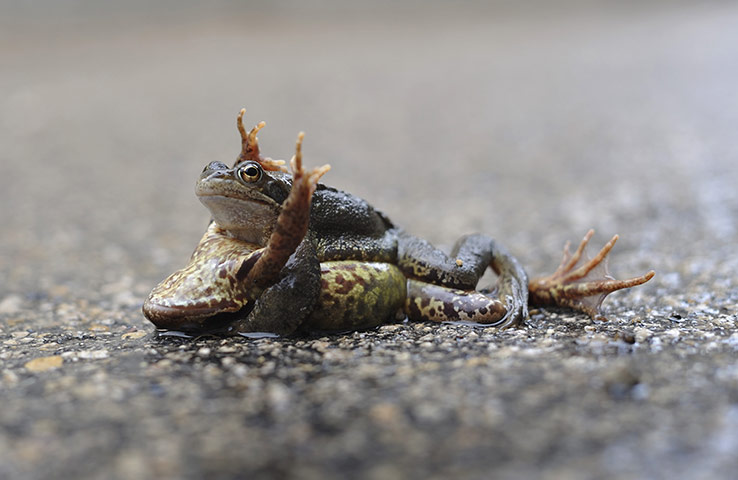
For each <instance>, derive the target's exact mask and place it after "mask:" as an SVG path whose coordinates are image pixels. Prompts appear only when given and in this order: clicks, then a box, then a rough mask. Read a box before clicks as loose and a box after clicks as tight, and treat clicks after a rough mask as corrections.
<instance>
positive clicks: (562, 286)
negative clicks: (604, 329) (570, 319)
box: [529, 230, 654, 319]
mask: <svg viewBox="0 0 738 480" xmlns="http://www.w3.org/2000/svg"><path fill="white" fill-rule="evenodd" d="M592 235H594V230H590V231H588V232H587V234H586V235H585V236H584V238H583V239H582V241H581V243H580V244H579V247H578V248H577V250H576V251H575V252H574V254H571V253H570V252H569V243H567V244H566V246H565V247H564V257H563V259H562V260H561V264H560V265H559V268H557V269H556V271H555V272H554V273H553V274H551V275H549V276H548V277H541V278H536V279H534V280H533V281H531V283H530V286H529V289H530V299H531V304H532V305H537V306H547V305H554V306H560V307H568V308H571V309H574V310H578V311H580V312H584V313H586V314H588V315H589V316H590V317H591V318H593V319H594V318H597V317H600V318H602V315H601V314H600V305H601V304H602V301H603V300H604V299H605V297H606V296H607V295H609V294H610V293H612V292H615V291H617V290H621V289H623V288H630V287H635V286H637V285H641V284H643V283H646V282H647V281H649V280H650V279H651V278H653V276H654V272H653V270H651V271H650V272H648V273H646V274H645V275H641V276H640V277H633V278H629V279H627V280H616V279H615V278H613V277H612V276H611V275H610V274H609V272H608V271H607V254H608V253H610V250H612V247H613V246H614V245H615V242H616V241H617V240H618V236H617V235H615V236H613V237H612V239H611V240H610V241H609V242H607V243H606V244H605V246H604V247H602V249H601V250H600V251H599V253H597V255H595V257H594V258H592V259H589V260H587V261H586V262H584V264H582V265H579V263H580V260H581V259H582V255H583V254H584V249H585V247H586V246H587V244H588V243H589V240H590V239H591V238H592Z"/></svg>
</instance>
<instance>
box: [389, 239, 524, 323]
mask: <svg viewBox="0 0 738 480" xmlns="http://www.w3.org/2000/svg"><path fill="white" fill-rule="evenodd" d="M399 240H400V241H399V242H398V266H399V267H400V269H401V270H402V271H403V273H404V274H405V275H406V276H407V277H408V278H411V279H413V280H416V281H418V283H419V285H415V286H414V287H412V286H409V287H408V288H409V289H414V291H415V292H417V295H413V294H410V295H408V298H409V299H410V300H409V301H410V304H409V305H408V306H409V307H411V306H412V305H411V304H414V305H416V307H418V308H420V307H423V300H424V299H427V300H428V302H430V299H439V298H443V299H444V300H443V302H445V303H448V301H449V300H450V301H451V302H450V303H451V305H456V307H454V308H455V309H456V310H457V311H458V312H459V314H458V315H460V316H462V317H465V318H464V320H467V321H472V322H478V323H485V324H487V323H491V324H497V325H500V326H509V325H517V324H520V323H521V322H523V321H524V320H525V319H526V318H527V316H528V277H527V275H526V274H525V271H524V270H523V268H522V266H521V265H520V263H518V261H517V260H516V259H515V258H514V257H513V256H512V255H510V253H508V252H507V250H505V249H504V248H503V247H502V246H500V245H499V244H497V243H496V242H495V241H494V240H492V239H491V238H489V237H487V236H485V235H478V234H477V235H467V236H465V237H462V238H461V239H459V241H458V242H456V245H455V246H454V248H453V250H452V252H451V255H446V254H445V253H444V252H442V251H441V250H439V249H437V248H435V247H434V246H433V245H431V244H430V243H428V242H426V241H425V240H422V239H419V238H416V237H413V236H411V235H407V234H402V235H401V236H400V239H399ZM487 267H492V269H493V270H494V271H495V273H497V275H498V283H497V289H496V298H493V297H491V296H489V295H486V294H483V293H479V292H475V289H476V286H477V283H478V282H479V279H480V278H481V276H482V275H483V274H484V272H485V270H486V269H487ZM420 284H422V285H420ZM421 286H422V288H421ZM433 286H436V287H438V290H437V291H436V290H434V289H433V288H432V287H433ZM444 287H445V289H444ZM416 300H419V301H420V302H421V303H418V302H417V301H416ZM464 300H466V301H467V302H469V303H468V304H467V305H463V306H462V305H461V302H463V301H464ZM490 300H494V302H493V303H492V304H490V305H486V304H487V303H488V302H489V301H490ZM498 304H499V305H498ZM428 305H429V304H428ZM428 305H425V307H424V308H430V307H429V306H428ZM500 305H501V306H502V309H503V310H500V309H499V306H500ZM482 306H485V307H486V310H487V311H486V312H485V313H481V314H480V316H479V319H474V318H466V317H467V316H468V315H469V314H471V313H472V312H477V314H479V312H484V310H483V309H482ZM435 310H437V308H436V309H435ZM452 310H453V309H452V307H449V306H447V307H446V312H447V316H448V317H449V318H447V320H449V321H458V320H460V319H459V318H453V317H454V315H453V314H452V313H451V312H452ZM490 311H493V312H496V313H494V314H493V316H492V317H489V316H488V315H490V313H489V312H490ZM500 312H503V313H502V314H501V315H500ZM498 315H499V316H498ZM410 316H411V318H412V317H413V316H412V315H410ZM445 320H446V319H441V320H440V321H445Z"/></svg>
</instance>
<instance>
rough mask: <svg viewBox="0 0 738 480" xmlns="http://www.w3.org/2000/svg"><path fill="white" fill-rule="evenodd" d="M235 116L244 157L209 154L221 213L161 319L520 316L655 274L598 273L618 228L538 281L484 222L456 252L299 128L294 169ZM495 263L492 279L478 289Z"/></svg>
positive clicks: (289, 321)
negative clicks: (369, 198) (340, 182)
mask: <svg viewBox="0 0 738 480" xmlns="http://www.w3.org/2000/svg"><path fill="white" fill-rule="evenodd" d="M244 112H245V110H241V112H240V114H239V115H238V119H237V126H238V130H239V132H240V134H241V152H240V154H239V155H238V158H237V159H236V162H235V164H234V165H233V167H228V166H227V165H226V164H224V163H221V162H217V161H216V162H211V163H209V164H208V165H207V166H206V167H205V169H204V170H203V171H202V173H201V175H200V177H199V179H198V181H197V185H196V194H197V196H198V198H199V200H200V201H201V202H202V203H203V204H204V205H205V206H206V207H207V208H208V209H209V210H210V213H211V214H212V220H211V222H210V224H209V226H208V228H207V230H206V232H205V234H204V235H203V237H202V239H201V240H200V243H199V244H198V246H197V248H196V249H195V251H194V253H193V254H192V257H191V258H190V261H189V263H188V264H187V266H185V267H184V268H183V269H181V270H178V271H176V272H174V273H173V274H172V275H170V276H169V277H168V278H166V279H165V280H164V281H163V282H161V283H160V284H159V285H157V286H156V287H155V288H154V289H153V291H152V292H151V294H150V295H149V297H148V298H147V299H146V301H145V302H144V305H143V312H144V315H146V317H147V318H148V319H149V320H151V322H153V323H154V324H155V325H156V326H157V327H158V328H160V329H166V330H177V331H182V332H187V333H206V332H207V333H218V334H225V335H231V334H250V333H254V332H270V333H275V334H278V335H289V334H293V333H299V332H305V331H334V332H335V331H350V330H357V329H367V328H371V327H374V326H377V325H380V324H382V323H384V322H387V321H391V320H394V319H401V318H405V317H407V318H409V319H410V320H417V321H430V322H468V323H474V324H480V325H491V326H497V327H500V328H506V327H510V326H516V325H520V324H521V323H522V322H523V321H524V320H525V319H526V317H527V316H528V305H529V304H531V305H534V306H544V305H554V306H561V307H568V308H572V309H574V310H578V311H581V312H585V313H587V314H588V315H590V316H591V317H593V318H594V317H596V316H599V315H600V313H599V312H600V304H601V303H602V300H603V299H604V297H605V296H606V295H607V294H609V293H611V292H613V291H616V290H619V289H623V288H629V287H633V286H636V285H640V284H642V283H645V282H647V281H648V280H650V279H651V278H652V277H653V275H654V272H653V271H650V272H648V273H647V274H645V275H642V276H640V277H634V278H630V279H628V280H615V279H614V278H612V277H611V276H609V275H607V274H605V275H602V276H599V277H596V278H592V277H593V271H595V269H596V267H597V266H598V265H601V264H602V262H603V260H604V259H605V257H606V256H607V254H608V253H609V252H610V250H611V249H612V247H613V245H614V244H615V241H616V240H617V238H618V237H617V235H616V236H615V237H613V238H612V240H610V242H608V243H607V244H606V245H605V246H604V247H603V248H602V250H600V252H599V253H598V254H597V255H596V256H595V257H594V258H592V259H591V260H588V261H582V255H583V252H584V248H585V246H586V245H587V243H588V242H589V240H590V238H591V236H592V234H593V231H589V232H588V233H587V235H586V236H585V237H584V239H583V240H582V242H581V243H580V245H579V247H578V248H577V249H576V251H575V252H574V253H573V254H570V253H569V248H568V245H567V247H566V248H565V252H564V259H563V261H562V262H561V264H560V266H559V268H558V269H557V270H556V272H554V273H553V274H552V275H550V276H547V277H543V278H539V279H535V280H532V281H530V282H529V281H528V276H527V274H526V273H525V271H524V270H523V268H522V267H521V265H520V263H519V262H518V261H517V260H516V259H515V258H514V257H513V256H512V255H511V254H510V253H509V252H508V251H507V250H506V249H505V248H504V247H503V246H501V245H500V244H498V243H497V242H495V241H494V240H493V239H491V238H489V237H487V236H485V235H480V234H474V235H467V236H465V237H462V238H461V239H459V240H458V242H457V243H456V245H455V246H454V248H453V249H452V251H451V253H450V254H446V253H444V252H443V251H441V250H439V249H437V248H435V247H434V246H433V245H431V244H430V243H428V242H427V241H425V240H423V239H420V238H418V237H415V236H413V235H411V234H409V233H407V232H405V231H404V230H402V229H401V228H399V227H398V226H396V225H395V224H394V223H393V222H392V221H391V220H390V219H389V218H387V217H386V216H385V215H384V214H383V213H382V212H380V211H379V210H377V209H375V208H373V207H372V206H371V205H369V204H368V203H367V202H366V201H364V200H362V199H361V198H358V197H356V196H354V195H351V194H349V193H346V192H343V191H341V190H337V189H335V188H331V187H328V186H326V185H323V184H322V183H319V180H320V178H321V177H322V176H323V175H324V174H325V173H326V172H327V171H328V170H329V169H330V166H329V165H324V166H322V167H318V168H314V169H312V170H306V169H305V168H304V167H303V164H302V141H303V136H304V134H302V133H300V135H299V136H298V140H297V144H296V151H295V155H294V156H293V157H292V159H291V161H290V167H291V174H290V173H288V170H287V168H286V166H285V162H284V161H282V160H273V159H271V158H265V157H264V156H262V155H261V153H260V149H259V143H258V139H257V136H256V135H257V132H258V131H259V130H260V129H261V128H262V127H263V126H264V125H265V124H264V122H261V123H259V124H257V125H256V126H255V127H254V128H253V129H251V130H250V131H249V132H247V131H246V129H245V128H244V125H243V115H244ZM487 268H491V269H492V270H493V271H494V272H495V273H496V274H497V285H496V287H495V288H494V289H493V290H488V289H481V290H477V283H478V282H479V279H480V277H481V276H482V275H483V274H484V272H485V271H486V269H487Z"/></svg>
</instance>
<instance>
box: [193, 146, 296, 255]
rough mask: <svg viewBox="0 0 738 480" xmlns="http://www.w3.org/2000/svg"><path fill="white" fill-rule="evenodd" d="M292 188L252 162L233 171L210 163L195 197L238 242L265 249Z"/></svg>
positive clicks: (278, 173)
mask: <svg viewBox="0 0 738 480" xmlns="http://www.w3.org/2000/svg"><path fill="white" fill-rule="evenodd" d="M291 187H292V178H291V176H290V175H288V174H286V173H284V172H281V171H265V170H264V168H263V166H262V165H261V164H260V163H259V162H257V161H254V160H244V161H241V162H240V163H237V164H236V165H235V166H234V167H233V168H228V166H227V165H226V164H224V163H222V162H211V163H209V164H208V165H207V166H206V167H205V169H204V170H203V171H202V174H201V175H200V178H199V179H198V181H197V185H196V186H195V193H196V194H197V197H198V198H199V199H200V201H201V202H202V203H203V205H205V206H206V207H207V208H208V210H210V213H211V214H212V216H213V220H214V221H215V223H216V224H218V226H219V227H221V228H222V229H224V230H226V231H227V232H228V233H229V234H230V235H232V236H234V237H236V238H238V239H240V240H244V241H246V242H250V243H256V244H258V245H266V243H267V241H268V239H269V235H271V233H272V229H273V228H274V225H275V224H276V222H277V217H278V216H279V212H280V211H281V209H282V202H284V200H285V199H286V198H287V196H288V195H289V193H290V189H291Z"/></svg>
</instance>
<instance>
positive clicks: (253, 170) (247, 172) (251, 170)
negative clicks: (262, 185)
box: [238, 162, 262, 183]
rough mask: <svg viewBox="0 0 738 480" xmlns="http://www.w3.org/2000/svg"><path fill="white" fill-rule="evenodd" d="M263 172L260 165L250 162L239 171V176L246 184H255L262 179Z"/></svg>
mask: <svg viewBox="0 0 738 480" xmlns="http://www.w3.org/2000/svg"><path fill="white" fill-rule="evenodd" d="M261 172H262V170H261V167H260V166H259V165H258V164H256V163H253V162H249V163H247V164H245V165H243V166H242V167H241V168H239V169H238V176H239V177H240V178H241V180H243V181H244V182H246V183H254V182H258V181H259V179H260V178H261Z"/></svg>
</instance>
